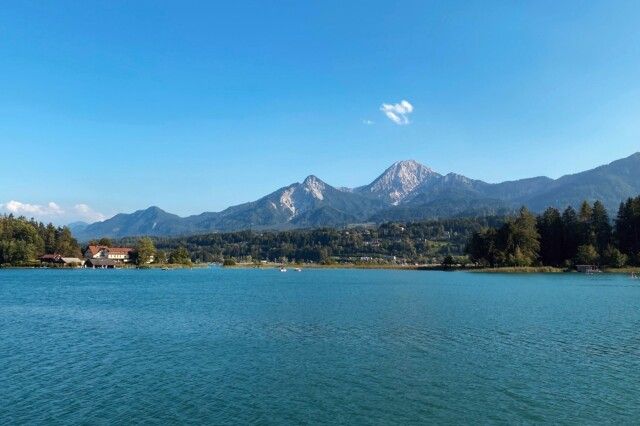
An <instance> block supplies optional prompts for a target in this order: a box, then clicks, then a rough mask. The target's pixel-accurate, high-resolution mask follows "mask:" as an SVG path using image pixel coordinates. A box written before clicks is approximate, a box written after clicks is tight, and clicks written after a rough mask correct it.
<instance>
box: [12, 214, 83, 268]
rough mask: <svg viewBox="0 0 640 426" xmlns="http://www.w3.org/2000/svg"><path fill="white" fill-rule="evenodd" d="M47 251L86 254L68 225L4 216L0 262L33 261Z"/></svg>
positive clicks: (75, 254)
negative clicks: (55, 224) (82, 251)
mask: <svg viewBox="0 0 640 426" xmlns="http://www.w3.org/2000/svg"><path fill="white" fill-rule="evenodd" d="M46 253H57V254H60V255H62V256H67V257H81V256H82V253H81V250H80V246H79V245H78V241H76V239H75V238H73V235H71V231H70V230H69V228H67V227H66V226H58V227H57V226H54V225H53V224H51V223H49V224H44V223H42V222H38V221H36V220H34V219H26V218H24V217H14V216H13V215H3V216H0V265H12V266H27V265H32V264H34V263H36V262H37V261H38V258H39V257H40V256H42V255H43V254H46Z"/></svg>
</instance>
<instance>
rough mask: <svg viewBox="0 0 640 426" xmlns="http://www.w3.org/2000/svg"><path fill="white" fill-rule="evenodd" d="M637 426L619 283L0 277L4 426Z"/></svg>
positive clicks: (631, 302)
mask: <svg viewBox="0 0 640 426" xmlns="http://www.w3.org/2000/svg"><path fill="white" fill-rule="evenodd" d="M639 418H640V281H637V280H636V281H634V280H631V279H630V278H628V277H626V276H622V275H617V276H616V275H597V276H586V275H578V274H547V275H544V274H532V275H525V274H523V275H518V274H482V273H468V272H421V271H382V270H304V271H303V272H301V273H297V272H293V271H289V272H287V273H281V272H279V271H278V270H249V269H220V268H211V269H193V270H175V271H161V270H66V271H65V270H0V424H15V423H47V424H49V423H88V424H96V423H98V424H100V423H127V424H129V423H142V422H144V423H156V424H178V423H181V424H182V423H198V424H202V423H207V424H246V423H261V424H299V423H307V424H309V423H311V424H317V423H331V424H336V423H338V424H340V423H341V424H411V423H415V424H418V423H421V424H425V423H534V422H554V423H580V424H582V423H631V422H637V421H638V419H639Z"/></svg>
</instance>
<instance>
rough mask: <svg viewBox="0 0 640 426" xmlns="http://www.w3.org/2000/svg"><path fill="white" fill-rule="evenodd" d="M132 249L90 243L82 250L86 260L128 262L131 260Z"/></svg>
mask: <svg viewBox="0 0 640 426" xmlns="http://www.w3.org/2000/svg"><path fill="white" fill-rule="evenodd" d="M134 251H135V250H134V249H132V248H130V247H107V246H98V245H90V246H89V247H87V249H86V250H85V252H84V258H85V259H87V261H88V260H99V259H102V260H112V261H114V262H115V263H128V262H131V261H132V260H133V253H134ZM109 263H110V262H109Z"/></svg>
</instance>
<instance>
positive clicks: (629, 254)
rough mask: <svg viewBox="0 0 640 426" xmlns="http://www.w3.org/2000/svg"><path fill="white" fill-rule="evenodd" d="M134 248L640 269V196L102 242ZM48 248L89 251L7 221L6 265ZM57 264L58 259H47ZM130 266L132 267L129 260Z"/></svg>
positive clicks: (402, 264)
mask: <svg viewBox="0 0 640 426" xmlns="http://www.w3.org/2000/svg"><path fill="white" fill-rule="evenodd" d="M92 243H97V244H100V245H111V244H115V245H119V246H128V247H134V248H135V250H134V258H133V259H132V260H133V262H132V264H130V265H128V267H139V268H163V267H164V268H169V267H190V266H196V265H197V266H200V265H208V264H210V263H218V264H222V265H223V266H227V267H252V268H253V267H267V268H268V267H278V266H279V265H288V266H290V267H292V268H296V267H304V268H352V269H355V268H362V269H412V270H469V271H478V272H513V273H532V272H536V273H540V272H553V273H555V272H562V271H570V270H574V269H575V266H576V265H595V266H597V267H599V268H601V269H602V270H604V271H606V272H618V273H636V272H638V271H639V270H640V197H636V198H633V199H632V198H630V199H628V200H626V201H625V202H623V203H621V204H620V208H619V211H618V214H617V216H616V218H615V220H613V221H611V220H610V218H609V216H608V214H607V211H606V210H605V208H604V206H603V204H602V203H600V202H599V201H596V202H595V203H593V204H589V203H587V202H584V203H583V204H582V205H581V207H580V209H579V210H578V211H576V210H574V209H573V208H572V207H568V208H566V209H565V210H564V211H563V212H560V211H559V210H557V209H555V208H548V209H547V210H546V211H545V212H543V213H542V214H540V215H538V216H535V215H533V214H532V213H531V212H529V211H528V210H527V209H526V208H524V207H523V208H522V209H521V210H520V211H519V213H518V214H517V215H515V216H514V217H475V218H451V219H441V220H428V221H422V222H410V223H385V224H382V225H378V226H355V227H348V228H342V229H335V228H321V229H297V230H286V231H238V232H226V233H211V234H203V235H193V236H186V237H141V238H123V239H120V240H117V241H114V242H112V241H111V240H109V239H105V238H103V239H101V240H99V241H93V242H92ZM46 253H57V254H60V255H63V256H71V257H81V256H82V253H81V248H80V245H79V244H78V242H77V241H76V240H75V239H74V238H73V236H72V235H71V232H70V231H69V229H68V228H66V227H55V226H53V225H51V224H49V225H45V224H43V223H40V222H37V221H35V220H33V219H32V220H28V219H26V218H24V217H19V218H15V217H13V216H11V215H9V216H2V217H0V267H11V266H13V267H20V266H22V267H37V266H41V263H40V262H39V261H38V259H39V257H40V256H41V255H43V254H46ZM48 266H49V267H55V265H48ZM122 266H124V265H122Z"/></svg>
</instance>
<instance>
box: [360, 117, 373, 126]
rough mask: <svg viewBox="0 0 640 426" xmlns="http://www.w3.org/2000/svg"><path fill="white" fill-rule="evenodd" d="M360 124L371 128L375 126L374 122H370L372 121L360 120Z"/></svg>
mask: <svg viewBox="0 0 640 426" xmlns="http://www.w3.org/2000/svg"><path fill="white" fill-rule="evenodd" d="M362 124H366V125H367V126H371V125H373V124H376V122H375V121H372V120H367V119H365V120H362Z"/></svg>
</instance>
